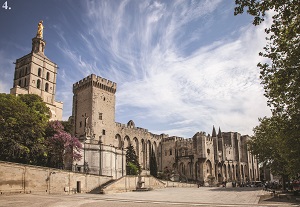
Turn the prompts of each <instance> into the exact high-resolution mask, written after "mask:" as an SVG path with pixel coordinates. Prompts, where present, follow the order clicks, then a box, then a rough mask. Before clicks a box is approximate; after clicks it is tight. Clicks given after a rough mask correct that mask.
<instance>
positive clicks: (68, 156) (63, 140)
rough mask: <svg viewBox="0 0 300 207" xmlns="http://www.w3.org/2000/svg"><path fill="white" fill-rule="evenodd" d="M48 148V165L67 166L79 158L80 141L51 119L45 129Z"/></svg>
mask: <svg viewBox="0 0 300 207" xmlns="http://www.w3.org/2000/svg"><path fill="white" fill-rule="evenodd" d="M46 136H47V141H46V145H47V148H48V166H50V167H56V168H65V167H67V168H68V167H69V166H70V165H71V164H72V163H73V161H79V160H80V159H81V157H82V156H81V154H80V151H81V150H82V144H81V142H80V141H79V140H78V139H77V138H76V137H74V136H72V135H71V134H70V133H68V132H65V131H64V127H63V125H62V124H61V122H59V121H51V122H49V124H48V127H47V130H46Z"/></svg>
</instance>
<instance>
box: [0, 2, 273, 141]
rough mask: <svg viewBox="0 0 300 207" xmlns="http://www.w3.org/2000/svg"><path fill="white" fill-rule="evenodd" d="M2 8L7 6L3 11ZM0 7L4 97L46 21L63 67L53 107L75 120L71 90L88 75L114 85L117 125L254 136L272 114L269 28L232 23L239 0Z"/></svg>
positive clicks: (247, 20) (247, 21) (244, 19)
mask: <svg viewBox="0 0 300 207" xmlns="http://www.w3.org/2000/svg"><path fill="white" fill-rule="evenodd" d="M4 2H5V1H3V0H2V1H1V5H2V4H3V3H4ZM7 3H8V6H9V7H11V9H10V10H5V9H3V8H1V9H0V28H1V32H0V72H1V76H0V92H1V93H3V92H4V93H9V89H10V88H11V87H12V84H13V73H14V64H13V62H15V60H16V59H17V58H20V57H22V56H24V55H26V54H28V53H29V52H30V51H31V39H32V38H33V37H34V36H35V34H36V30H37V24H38V22H39V20H43V21H44V27H45V28H44V39H45V40H46V43H47V44H46V49H45V54H46V56H47V57H48V58H50V59H51V60H52V61H54V62H55V63H57V64H58V66H59V69H58V78H57V91H56V92H57V94H56V100H58V101H63V102H64V113H63V117H64V119H65V120H66V119H67V118H68V117H69V116H70V115H71V113H72V97H73V93H72V85H73V83H75V82H77V81H79V80H81V79H83V78H84V77H86V76H88V75H90V74H92V73H93V74H96V75H98V76H102V77H104V78H107V79H110V80H112V81H114V82H116V83H117V84H118V85H117V93H116V121H117V122H121V123H127V122H128V121H129V120H133V121H134V122H135V124H136V126H138V127H142V128H147V129H149V131H151V132H153V133H157V134H160V133H167V134H169V135H176V136H182V137H186V138H189V137H192V136H193V135H194V134H195V133H196V132H197V131H205V132H206V133H209V134H211V131H212V126H213V125H214V126H215V127H219V126H220V127H221V130H222V131H237V132H240V133H242V134H249V135H252V129H253V127H254V126H256V125H257V124H258V117H263V116H268V115H270V110H269V108H268V107H267V105H266V98H265V97H264V96H263V87H262V86H261V85H260V80H259V69H258V68H257V67H256V65H257V63H258V62H259V61H261V58H260V57H259V56H258V53H259V52H260V51H262V48H263V46H264V45H265V33H264V27H265V24H268V21H266V22H265V23H264V24H262V25H261V26H259V27H254V26H253V25H252V24H251V20H252V19H251V17H250V16H248V15H239V16H234V15H233V11H234V1H233V0H199V1H198V0H195V1H188V0H182V1H179V0H178V1H176V0H174V1H173V0H165V1H139V0H128V1H126V0H124V1H117V0H114V1H113V0H107V1H104V0H103V1H100V0H99V1H88V0H87V1H80V0H73V1H62V0H52V1H46V0H28V1H24V0H9V1H7Z"/></svg>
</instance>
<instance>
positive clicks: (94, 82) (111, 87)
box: [73, 74, 117, 94]
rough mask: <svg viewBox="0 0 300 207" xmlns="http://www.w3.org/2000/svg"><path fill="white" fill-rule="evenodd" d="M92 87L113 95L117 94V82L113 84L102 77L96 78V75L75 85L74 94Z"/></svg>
mask: <svg viewBox="0 0 300 207" xmlns="http://www.w3.org/2000/svg"><path fill="white" fill-rule="evenodd" d="M91 86H93V87H97V88H100V89H102V90H105V91H107V92H110V93H113V94H114V93H116V90H117V84H116V83H115V82H112V81H110V80H107V79H105V78H102V77H100V76H96V75H95V74H91V75H89V76H87V77H85V78H84V79H82V80H80V81H78V82H76V83H74V84H73V93H75V92H76V91H79V90H82V89H85V88H88V87H91Z"/></svg>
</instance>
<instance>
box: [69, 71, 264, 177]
mask: <svg viewBox="0 0 300 207" xmlns="http://www.w3.org/2000/svg"><path fill="white" fill-rule="evenodd" d="M116 90H117V84H116V83H114V82H112V81H110V80H107V79H105V78H102V77H99V76H96V75H94V74H92V75H90V76H88V77H86V78H84V79H82V80H81V81H79V82H77V83H75V84H74V85H73V93H74V96H73V116H72V117H73V120H74V126H75V129H74V130H75V131H74V133H75V135H76V136H77V137H79V138H80V139H81V140H82V141H83V142H84V145H85V146H84V148H85V150H84V153H85V154H84V159H83V160H82V161H81V162H80V163H77V167H78V170H82V169H84V168H85V166H84V163H86V164H88V167H89V172H90V173H94V174H100V175H111V176H114V177H116V178H118V177H120V176H122V175H124V174H125V172H124V170H125V158H124V155H125V151H124V149H125V148H126V147H127V146H128V145H129V144H131V145H133V147H134V149H135V151H136V154H137V155H138V157H139V163H140V164H141V167H142V169H143V170H144V173H149V167H150V166H149V165H150V156H149V155H150V152H151V151H152V149H153V151H154V153H155V155H156V158H157V167H158V170H159V171H161V172H166V171H169V172H170V174H171V175H173V176H174V175H177V176H178V177H179V178H180V179H181V180H198V181H204V182H206V181H208V178H211V177H213V178H215V181H217V182H222V181H225V180H226V181H233V180H236V181H239V182H246V181H254V180H257V179H258V178H259V170H258V163H257V160H256V159H255V157H254V156H252V155H251V153H250V151H249V150H248V149H247V145H246V142H247V140H249V139H250V137H249V136H247V135H245V136H241V134H239V133H237V132H221V130H220V128H219V131H218V134H217V133H216V130H215V128H214V127H213V129H212V135H206V133H205V132H197V133H196V134H195V135H194V136H193V137H192V138H189V139H185V138H182V137H175V136H172V137H170V136H168V135H167V134H160V135H158V134H153V133H151V132H149V131H148V130H147V129H144V128H140V127H136V126H135V123H134V122H133V121H132V120H130V121H129V122H128V123H127V124H121V123H117V122H115V100H116V98H115V93H116ZM174 179H176V178H174Z"/></svg>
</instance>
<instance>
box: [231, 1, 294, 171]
mask: <svg viewBox="0 0 300 207" xmlns="http://www.w3.org/2000/svg"><path fill="white" fill-rule="evenodd" d="M235 2H236V8H235V15H237V14H241V13H243V12H244V10H246V11H247V13H248V14H250V15H252V16H253V17H254V19H253V24H254V25H259V24H260V23H261V22H262V21H264V20H265V18H266V17H267V15H268V14H269V16H270V15H272V17H271V18H272V24H271V25H270V27H269V28H266V29H265V32H266V35H267V38H266V39H267V41H268V42H267V45H266V46H265V47H264V52H261V53H260V54H259V55H260V56H263V57H266V58H267V60H266V62H261V63H258V67H260V78H261V80H262V84H263V86H264V89H265V96H266V97H267V98H268V105H269V106H270V107H271V109H272V117H271V118H263V119H260V125H259V126H257V127H256V128H255V129H254V132H255V137H254V140H253V141H251V143H250V146H251V149H252V150H253V153H254V154H256V155H257V156H258V157H259V158H260V161H262V162H265V163H268V164H269V165H271V167H272V171H273V173H275V174H281V175H290V176H293V175H295V174H296V173H297V172H300V159H299V155H300V93H299V88H300V58H299V57H300V4H299V0H281V1H269V0H236V1H235ZM270 11H272V12H270Z"/></svg>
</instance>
